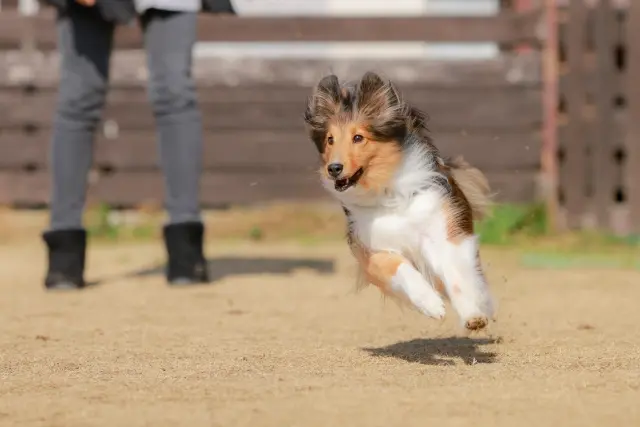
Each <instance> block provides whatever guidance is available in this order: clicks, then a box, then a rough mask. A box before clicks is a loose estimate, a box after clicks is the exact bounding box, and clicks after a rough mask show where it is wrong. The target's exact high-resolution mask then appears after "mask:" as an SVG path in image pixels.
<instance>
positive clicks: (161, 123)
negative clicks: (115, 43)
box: [141, 9, 208, 283]
mask: <svg viewBox="0 0 640 427" xmlns="http://www.w3.org/2000/svg"><path fill="white" fill-rule="evenodd" d="M196 18H197V14H196V13H190V12H169V11H160V10H154V9H152V10H149V11H147V12H146V13H145V14H144V15H143V17H142V19H141V22H142V27H143V30H144V43H145V48H146V51H147V63H148V67H149V98H150V101H151V103H152V105H153V112H154V115H155V119H156V126H157V129H158V140H159V150H160V162H161V167H162V170H163V173H164V179H165V206H166V209H167V211H168V213H169V224H167V225H166V226H165V228H164V237H165V244H166V247H167V253H168V257H169V262H168V269H167V279H168V280H169V282H170V283H192V282H206V281H208V277H207V272H206V265H205V260H204V255H203V239H204V226H203V224H202V221H201V218H200V204H199V191H200V174H201V169H202V166H201V159H202V120H201V114H200V109H199V106H198V101H197V96H196V88H195V83H194V81H193V78H192V76H191V65H192V49H193V45H194V44H195V42H196Z"/></svg>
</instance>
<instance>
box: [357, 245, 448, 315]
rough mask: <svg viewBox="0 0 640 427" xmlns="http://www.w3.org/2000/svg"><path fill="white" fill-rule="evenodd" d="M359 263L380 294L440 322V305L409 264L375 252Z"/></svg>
mask: <svg viewBox="0 0 640 427" xmlns="http://www.w3.org/2000/svg"><path fill="white" fill-rule="evenodd" d="M360 262H361V263H363V267H364V273H365V276H366V279H367V280H368V281H369V282H370V283H372V284H374V285H376V286H377V287H378V288H379V289H380V290H381V291H382V292H383V293H384V294H386V295H389V296H393V297H396V298H398V299H400V300H402V301H404V302H407V303H410V304H411V305H412V306H413V307H415V308H416V309H418V311H420V312H421V313H423V314H425V315H427V316H429V317H433V318H435V319H442V318H444V315H445V308H444V301H443V300H442V298H441V297H440V295H439V294H438V293H437V292H436V291H435V289H434V287H433V286H431V284H430V283H429V282H428V281H427V280H426V279H425V277H424V276H423V275H422V274H421V273H420V272H419V271H418V270H416V268H415V267H414V266H413V265H412V264H411V262H409V260H407V259H406V258H404V257H403V256H401V255H399V254H396V253H391V252H375V253H373V254H370V255H368V256H365V257H363V258H361V259H360Z"/></svg>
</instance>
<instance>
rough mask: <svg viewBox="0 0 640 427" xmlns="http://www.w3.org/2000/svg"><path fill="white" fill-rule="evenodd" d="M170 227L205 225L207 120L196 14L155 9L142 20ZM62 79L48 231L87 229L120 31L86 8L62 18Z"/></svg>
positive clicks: (53, 157) (60, 49)
mask: <svg viewBox="0 0 640 427" xmlns="http://www.w3.org/2000/svg"><path fill="white" fill-rule="evenodd" d="M140 23H141V26H142V28H143V31H144V45H145V50H146V53H147V65H148V68H149V85H148V95H149V100H150V102H151V103H152V106H153V113H154V116H155V121H156V127H157V138H158V143H159V144H158V145H159V150H160V163H161V167H162V170H163V173H164V178H165V207H166V209H167V211H168V213H169V218H170V219H169V221H170V223H183V222H192V221H200V207H199V203H198V194H199V180H200V171H201V152H202V121H201V115H200V110H199V106H198V103H197V97H196V90H195V85H194V82H193V80H192V77H191V62H192V47H193V45H194V43H195V41H196V14H195V13H187V12H184V13H183V12H168V11H159V10H150V11H147V12H146V13H145V15H143V16H142V17H141V18H140ZM57 27H58V49H59V51H60V54H61V56H62V63H61V78H60V86H59V91H58V101H57V109H56V115H55V121H54V129H53V140H52V142H51V152H50V162H51V171H52V194H51V217H50V229H52V230H60V229H77V228H82V227H83V222H82V217H83V210H84V206H85V198H86V196H85V195H86V188H87V179H88V173H89V170H90V168H91V163H92V158H93V141H94V135H95V131H96V128H97V125H98V123H99V121H100V118H101V114H102V110H103V106H104V104H105V98H106V94H107V88H108V80H109V59H110V56H111V48H112V40H113V34H114V25H113V24H111V23H108V22H106V21H104V20H103V19H102V18H101V17H100V16H98V15H97V14H95V13H88V12H87V10H86V9H80V8H70V9H69V10H68V11H66V12H61V14H60V15H59V17H58V24H57Z"/></svg>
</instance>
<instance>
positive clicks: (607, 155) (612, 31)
mask: <svg viewBox="0 0 640 427" xmlns="http://www.w3.org/2000/svg"><path fill="white" fill-rule="evenodd" d="M595 12H596V13H595V52H596V64H597V70H596V76H595V77H596V82H597V83H596V85H595V92H594V94H593V96H594V99H595V107H596V115H595V117H594V131H593V133H592V135H589V141H590V143H591V162H592V163H591V165H592V168H591V169H592V176H591V181H592V182H593V198H592V200H591V201H592V206H593V209H594V213H595V219H596V225H597V226H598V227H599V228H606V227H608V226H609V225H610V223H609V212H610V209H611V207H612V205H613V204H614V202H615V200H614V195H615V188H614V187H615V176H616V173H617V171H616V164H615V159H614V151H615V141H614V140H613V138H614V136H613V124H614V123H613V115H614V108H615V106H614V97H615V91H616V89H615V77H616V69H615V62H614V61H615V55H614V53H615V41H616V32H617V25H616V17H615V11H614V9H613V7H612V6H611V3H610V0H600V2H599V4H598V6H597V9H596V11H595Z"/></svg>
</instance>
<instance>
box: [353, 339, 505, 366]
mask: <svg viewBox="0 0 640 427" xmlns="http://www.w3.org/2000/svg"><path fill="white" fill-rule="evenodd" d="M498 341H499V340H498V339H495V338H467V337H448V338H425V339H421V338H418V339H413V340H410V341H401V342H397V343H395V344H391V345H388V346H385V347H377V348H363V350H364V351H366V352H368V353H369V354H371V355H372V356H374V357H392V358H395V359H401V360H404V361H407V362H411V363H420V364H422V365H435V366H448V365H455V363H456V359H460V360H462V361H463V362H464V363H465V364H467V365H475V364H477V363H495V362H496V357H497V355H496V353H494V352H491V351H483V350H482V349H481V348H480V346H483V345H487V344H494V343H497V342H498Z"/></svg>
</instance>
